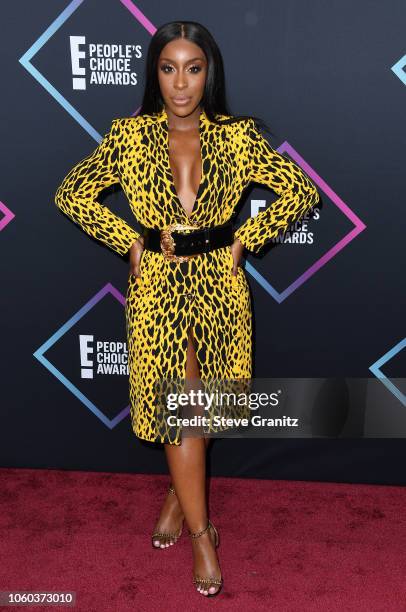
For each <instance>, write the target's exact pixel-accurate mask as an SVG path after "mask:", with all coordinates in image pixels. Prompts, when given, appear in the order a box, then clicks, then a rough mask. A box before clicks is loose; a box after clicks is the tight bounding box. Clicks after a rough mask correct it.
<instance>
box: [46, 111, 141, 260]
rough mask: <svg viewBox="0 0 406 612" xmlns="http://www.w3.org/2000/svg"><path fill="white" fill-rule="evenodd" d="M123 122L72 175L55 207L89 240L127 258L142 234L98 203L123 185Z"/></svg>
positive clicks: (117, 123) (114, 123)
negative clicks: (108, 190)
mask: <svg viewBox="0 0 406 612" xmlns="http://www.w3.org/2000/svg"><path fill="white" fill-rule="evenodd" d="M120 122H121V120H120V119H113V121H112V124H111V127H110V130H109V132H107V134H105V135H104V137H103V139H102V140H101V142H100V143H99V145H98V146H97V147H96V149H95V150H94V151H93V152H92V153H90V154H89V155H88V156H87V157H85V158H84V159H82V160H81V161H79V162H78V163H77V164H76V165H75V166H74V167H73V168H72V169H71V170H70V171H69V173H68V174H67V176H66V177H65V178H64V179H63V181H62V183H61V184H60V186H59V187H58V189H57V191H56V194H55V204H56V205H57V207H58V208H59V209H60V210H61V211H62V212H63V213H64V214H65V215H67V217H69V218H70V219H71V220H72V221H74V222H75V223H76V224H77V225H79V226H80V227H81V228H82V229H83V230H84V231H85V232H86V233H87V234H89V236H92V237H93V238H96V239H98V240H100V241H101V242H102V243H104V244H105V245H107V246H108V247H109V248H110V249H112V250H113V251H115V252H116V253H119V254H120V255H125V253H127V252H128V250H129V248H130V246H131V245H132V244H133V243H134V242H135V241H136V240H137V238H138V237H139V235H140V234H139V233H138V232H136V231H135V230H134V229H133V228H132V227H131V226H130V225H129V224H128V223H127V222H126V221H124V219H122V218H121V217H119V216H118V215H116V214H115V213H113V212H112V211H111V210H110V209H109V208H108V207H107V206H103V205H102V204H99V202H97V200H96V198H97V196H98V195H99V193H100V192H101V191H102V190H103V189H105V188H106V187H109V186H110V185H114V184H116V183H120V176H119V173H118V167H117V166H118V162H117V160H118V143H117V136H118V135H119V133H120Z"/></svg>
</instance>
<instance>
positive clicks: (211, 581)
mask: <svg viewBox="0 0 406 612" xmlns="http://www.w3.org/2000/svg"><path fill="white" fill-rule="evenodd" d="M209 527H211V528H212V530H213V532H214V546H215V548H217V547H218V545H219V534H218V531H217V529H216V528H215V526H214V525H213V523H211V521H210V520H209V521H208V523H207V527H205V528H204V529H202V531H197V532H195V533H192V532H191V531H189V535H190V537H191V538H200V536H201V535H203V534H204V533H206V531H207V530H208V529H209ZM193 584H195V585H197V586H201V587H203V588H204V590H205V591H207V595H205V597H214V595H218V593H220V591H221V587H222V586H223V578H222V577H221V574H220V578H214V577H210V578H201V577H200V576H194V577H193ZM211 586H218V587H219V588H218V589H217V591H216V592H215V593H209V592H208V591H209V588H210V587H211Z"/></svg>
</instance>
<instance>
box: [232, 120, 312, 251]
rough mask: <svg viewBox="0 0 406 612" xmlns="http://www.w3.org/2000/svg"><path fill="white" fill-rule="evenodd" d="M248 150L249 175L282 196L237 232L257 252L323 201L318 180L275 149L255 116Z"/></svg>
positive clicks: (249, 124)
mask: <svg viewBox="0 0 406 612" xmlns="http://www.w3.org/2000/svg"><path fill="white" fill-rule="evenodd" d="M245 138H246V142H247V151H248V162H247V178H248V182H250V181H254V182H257V183H262V184H263V185H266V186H267V187H270V188H271V189H272V190H273V191H274V192H275V193H276V194H277V195H279V198H278V199H277V200H275V202H273V203H272V204H271V205H270V206H268V207H267V208H266V209H265V210H262V211H261V212H260V213H258V214H257V215H256V216H255V217H249V218H248V219H247V220H246V221H245V222H244V223H243V224H242V225H241V226H240V227H239V228H238V229H237V230H236V231H235V232H234V237H235V238H239V239H240V241H241V242H242V243H243V245H244V246H245V247H246V248H247V249H248V250H249V251H252V252H254V253H257V252H258V251H259V250H260V249H261V248H262V247H263V246H264V244H265V243H266V242H268V241H269V240H271V239H272V238H274V237H276V236H277V235H278V234H279V232H281V231H285V230H286V229H287V228H288V227H289V226H290V225H291V224H292V223H294V222H296V221H299V220H300V219H301V218H302V217H303V216H304V215H305V213H306V212H307V211H308V210H310V209H311V208H312V207H313V206H314V205H315V204H317V203H318V202H319V200H320V196H319V194H318V191H317V189H316V187H315V185H314V183H313V182H312V181H311V180H310V178H309V177H308V176H307V174H305V173H304V171H303V170H302V169H301V168H300V166H298V165H297V164H295V163H294V162H292V161H290V160H289V159H288V158H286V157H284V156H283V155H281V154H280V153H278V152H277V151H275V150H274V149H273V148H272V147H271V145H270V144H269V143H268V142H267V141H266V140H265V138H264V137H263V136H262V134H261V133H260V132H259V130H258V128H257V127H256V125H255V122H254V120H253V119H249V120H248V122H247V130H246V133H245Z"/></svg>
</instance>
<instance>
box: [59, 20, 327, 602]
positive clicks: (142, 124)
mask: <svg viewBox="0 0 406 612" xmlns="http://www.w3.org/2000/svg"><path fill="white" fill-rule="evenodd" d="M146 77H147V78H146V87H145V93H144V98H143V103H142V107H141V110H140V112H139V114H138V116H136V117H125V118H119V119H114V120H113V122H112V126H111V129H110V131H109V132H108V133H107V134H106V135H105V136H104V138H103V140H102V142H101V143H100V144H99V146H98V147H97V148H96V150H95V151H94V152H93V153H91V154H90V155H89V156H88V157H86V158H85V159H83V160H82V161H80V162H79V163H78V164H77V165H76V166H75V167H74V168H73V169H72V170H71V171H70V172H69V174H68V175H67V176H66V178H65V179H64V181H63V182H62V184H61V185H60V187H59V189H58V191H57V193H56V204H57V206H58V207H59V208H60V209H61V210H62V211H63V212H64V213H65V214H66V215H68V216H69V217H70V218H71V219H72V220H73V221H75V222H76V223H78V224H79V225H80V226H81V227H82V228H83V229H84V230H85V231H86V232H87V233H88V234H89V235H90V236H93V237H94V238H96V239H98V240H99V241H101V242H103V243H104V244H106V245H107V246H108V247H110V248H111V249H112V250H114V251H116V252H117V253H119V254H120V255H125V254H126V253H127V252H128V253H129V255H130V276H129V280H128V289H127V295H126V322H127V340H128V350H129V365H130V381H129V382H130V401H131V404H130V405H131V419H132V427H133V431H134V433H135V434H136V435H137V436H138V437H139V438H142V439H144V440H148V441H153V442H160V443H163V444H164V448H165V454H166V458H167V462H168V466H169V471H170V475H171V480H172V485H171V486H170V487H169V491H168V494H167V496H166V499H165V502H164V504H163V507H162V510H161V513H160V516H159V519H158V522H157V524H156V527H155V530H154V534H153V536H152V543H153V545H154V546H155V547H157V548H166V547H168V546H170V545H172V544H174V543H175V542H176V541H177V539H178V537H179V536H180V534H181V532H182V526H183V522H184V520H185V521H186V524H187V526H188V528H189V534H190V536H191V544H192V552H193V560H194V568H193V573H194V583H195V584H196V587H197V590H198V591H200V593H202V594H203V595H214V594H216V593H218V592H219V590H220V588H221V584H222V578H221V572H220V567H219V562H218V557H217V552H216V548H217V545H218V533H217V530H216V529H215V527H214V526H213V524H212V523H211V522H210V521H209V520H208V511H207V505H206V492H205V484H206V475H205V459H206V449H207V445H208V441H209V438H208V434H210V432H212V431H215V432H218V431H222V428H221V427H217V428H216V427H214V426H212V425H211V424H209V425H206V426H203V425H202V426H201V427H200V428H198V429H197V431H196V430H195V429H193V428H190V431H189V433H188V435H186V430H185V428H184V427H182V423H180V422H179V421H178V420H176V419H175V420H174V419H171V418H169V417H173V416H175V415H176V416H178V415H182V412H181V411H178V412H175V413H174V412H173V409H172V408H170V409H169V408H167V407H166V404H165V402H164V401H162V399H160V398H161V396H160V393H159V392H158V391H157V387H156V382H157V381H158V382H159V381H163V380H164V379H167V378H169V379H171V380H177V379H179V378H180V379H181V380H183V381H184V382H185V383H186V387H185V390H188V391H190V390H191V389H193V388H195V390H196V389H199V388H202V387H201V386H202V384H203V383H205V382H207V381H210V380H213V379H214V380H215V379H221V380H226V379H234V380H243V379H250V377H251V374H252V372H251V352H252V351H251V348H252V346H251V303H250V295H249V288H248V283H247V281H246V278H245V274H244V271H243V269H242V268H241V265H240V260H241V256H242V252H243V250H244V247H245V248H247V249H248V250H250V251H252V252H258V251H259V250H260V248H261V247H262V246H263V245H264V244H265V243H266V242H268V241H269V240H270V239H272V238H273V237H275V236H277V235H278V233H279V232H280V231H283V230H286V229H287V228H288V227H289V226H290V225H291V224H292V223H293V222H295V221H297V220H299V219H300V218H302V216H304V214H305V213H306V212H307V211H308V209H310V208H312V207H313V206H314V205H315V204H316V203H317V202H318V199H319V197H318V193H317V190H316V188H315V186H314V185H313V183H312V182H311V181H310V180H309V178H308V177H307V175H305V174H304V172H303V171H302V170H301V169H300V168H299V167H298V166H297V165H296V164H295V163H293V162H291V161H290V160H288V159H287V158H285V157H283V156H282V155H280V154H279V153H277V152H276V151H274V150H273V149H272V148H271V146H270V145H269V144H268V142H267V141H266V140H265V139H264V138H263V136H262V135H261V133H260V132H259V129H258V125H257V123H262V125H264V124H263V122H261V121H260V120H259V121H258V120H257V122H256V121H255V118H252V117H250V116H238V117H233V116H231V115H230V113H229V111H228V107H227V104H226V101H225V85H224V72H223V63H222V58H221V55H220V52H219V49H218V47H217V45H216V43H215V41H214V40H213V38H212V36H211V35H210V33H209V32H208V31H207V30H206V29H205V28H204V27H203V26H202V25H200V24H198V23H195V22H174V23H168V24H165V25H163V26H162V27H161V28H159V29H158V30H157V31H156V33H155V35H154V36H153V38H152V40H151V43H150V46H149V50H148V57H147V75H146ZM251 181H255V182H259V183H262V184H263V185H266V186H268V187H270V188H271V189H273V190H274V191H275V192H276V193H277V194H278V195H279V196H280V197H279V199H278V200H277V202H275V203H274V204H273V206H270V207H268V208H267V209H266V210H264V211H262V212H260V213H259V214H258V215H257V216H256V217H252V218H249V219H248V220H247V221H246V222H245V223H244V224H242V225H241V226H240V227H239V228H238V229H237V230H236V231H233V227H232V221H231V219H232V216H233V215H234V213H235V207H236V205H237V203H238V201H239V200H240V197H241V194H242V192H243V190H244V189H245V188H246V186H247V185H248V184H249V183H250V182H251ZM114 183H120V184H121V186H122V188H123V190H124V192H125V194H126V196H127V197H128V200H129V203H130V206H131V209H132V211H133V213H134V216H135V218H136V219H137V221H138V222H139V223H140V224H141V225H142V226H143V227H144V230H143V235H141V234H140V233H139V232H136V231H135V230H134V229H133V228H132V227H130V225H129V224H128V223H127V222H125V221H124V220H123V219H121V218H120V217H118V216H117V215H116V214H114V213H113V212H112V211H110V210H109V209H108V208H106V207H104V206H101V205H100V204H99V203H98V202H97V201H96V197H97V195H98V194H99V192H100V191H101V190H102V189H104V188H105V187H107V186H109V185H111V184H114ZM202 228H204V231H203V230H202ZM208 228H209V229H208ZM174 238H175V240H174V242H173V239H174ZM174 243H175V244H174ZM182 388H183V387H182ZM165 397H166V396H165ZM204 410H205V408H204V406H200V408H199V409H198V410H197V411H195V414H198V415H200V416H201V415H204V414H206V413H205V411H204ZM239 410H240V411H241V409H240V408H238V407H234V408H233V407H230V408H228V409H227V410H226V414H228V415H233V414H238V411H239ZM223 429H224V427H223ZM182 433H183V434H184V435H183V436H182Z"/></svg>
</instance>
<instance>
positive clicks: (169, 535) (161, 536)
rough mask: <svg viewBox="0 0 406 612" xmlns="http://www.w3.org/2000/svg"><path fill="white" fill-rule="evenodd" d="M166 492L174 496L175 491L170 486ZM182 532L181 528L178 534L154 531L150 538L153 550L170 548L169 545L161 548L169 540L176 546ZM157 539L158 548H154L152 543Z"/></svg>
mask: <svg viewBox="0 0 406 612" xmlns="http://www.w3.org/2000/svg"><path fill="white" fill-rule="evenodd" d="M168 491H169V493H172V494H173V495H176V493H175V489H174V488H173V486H172V485H170V486H169V487H168ZM182 530H183V526H182V527H181V528H180V531H179V533H170V532H165V531H155V533H153V534H152V537H151V541H152V547H153V548H158V549H162V548H169V546H171V544H169V546H161V544H167V543H168V542H169V540H173V544H176V541H177V540H178V538H180V536H181V535H182ZM157 539H159V540H161V541H160V543H159V546H155V544H154V541H155V540H157Z"/></svg>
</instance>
